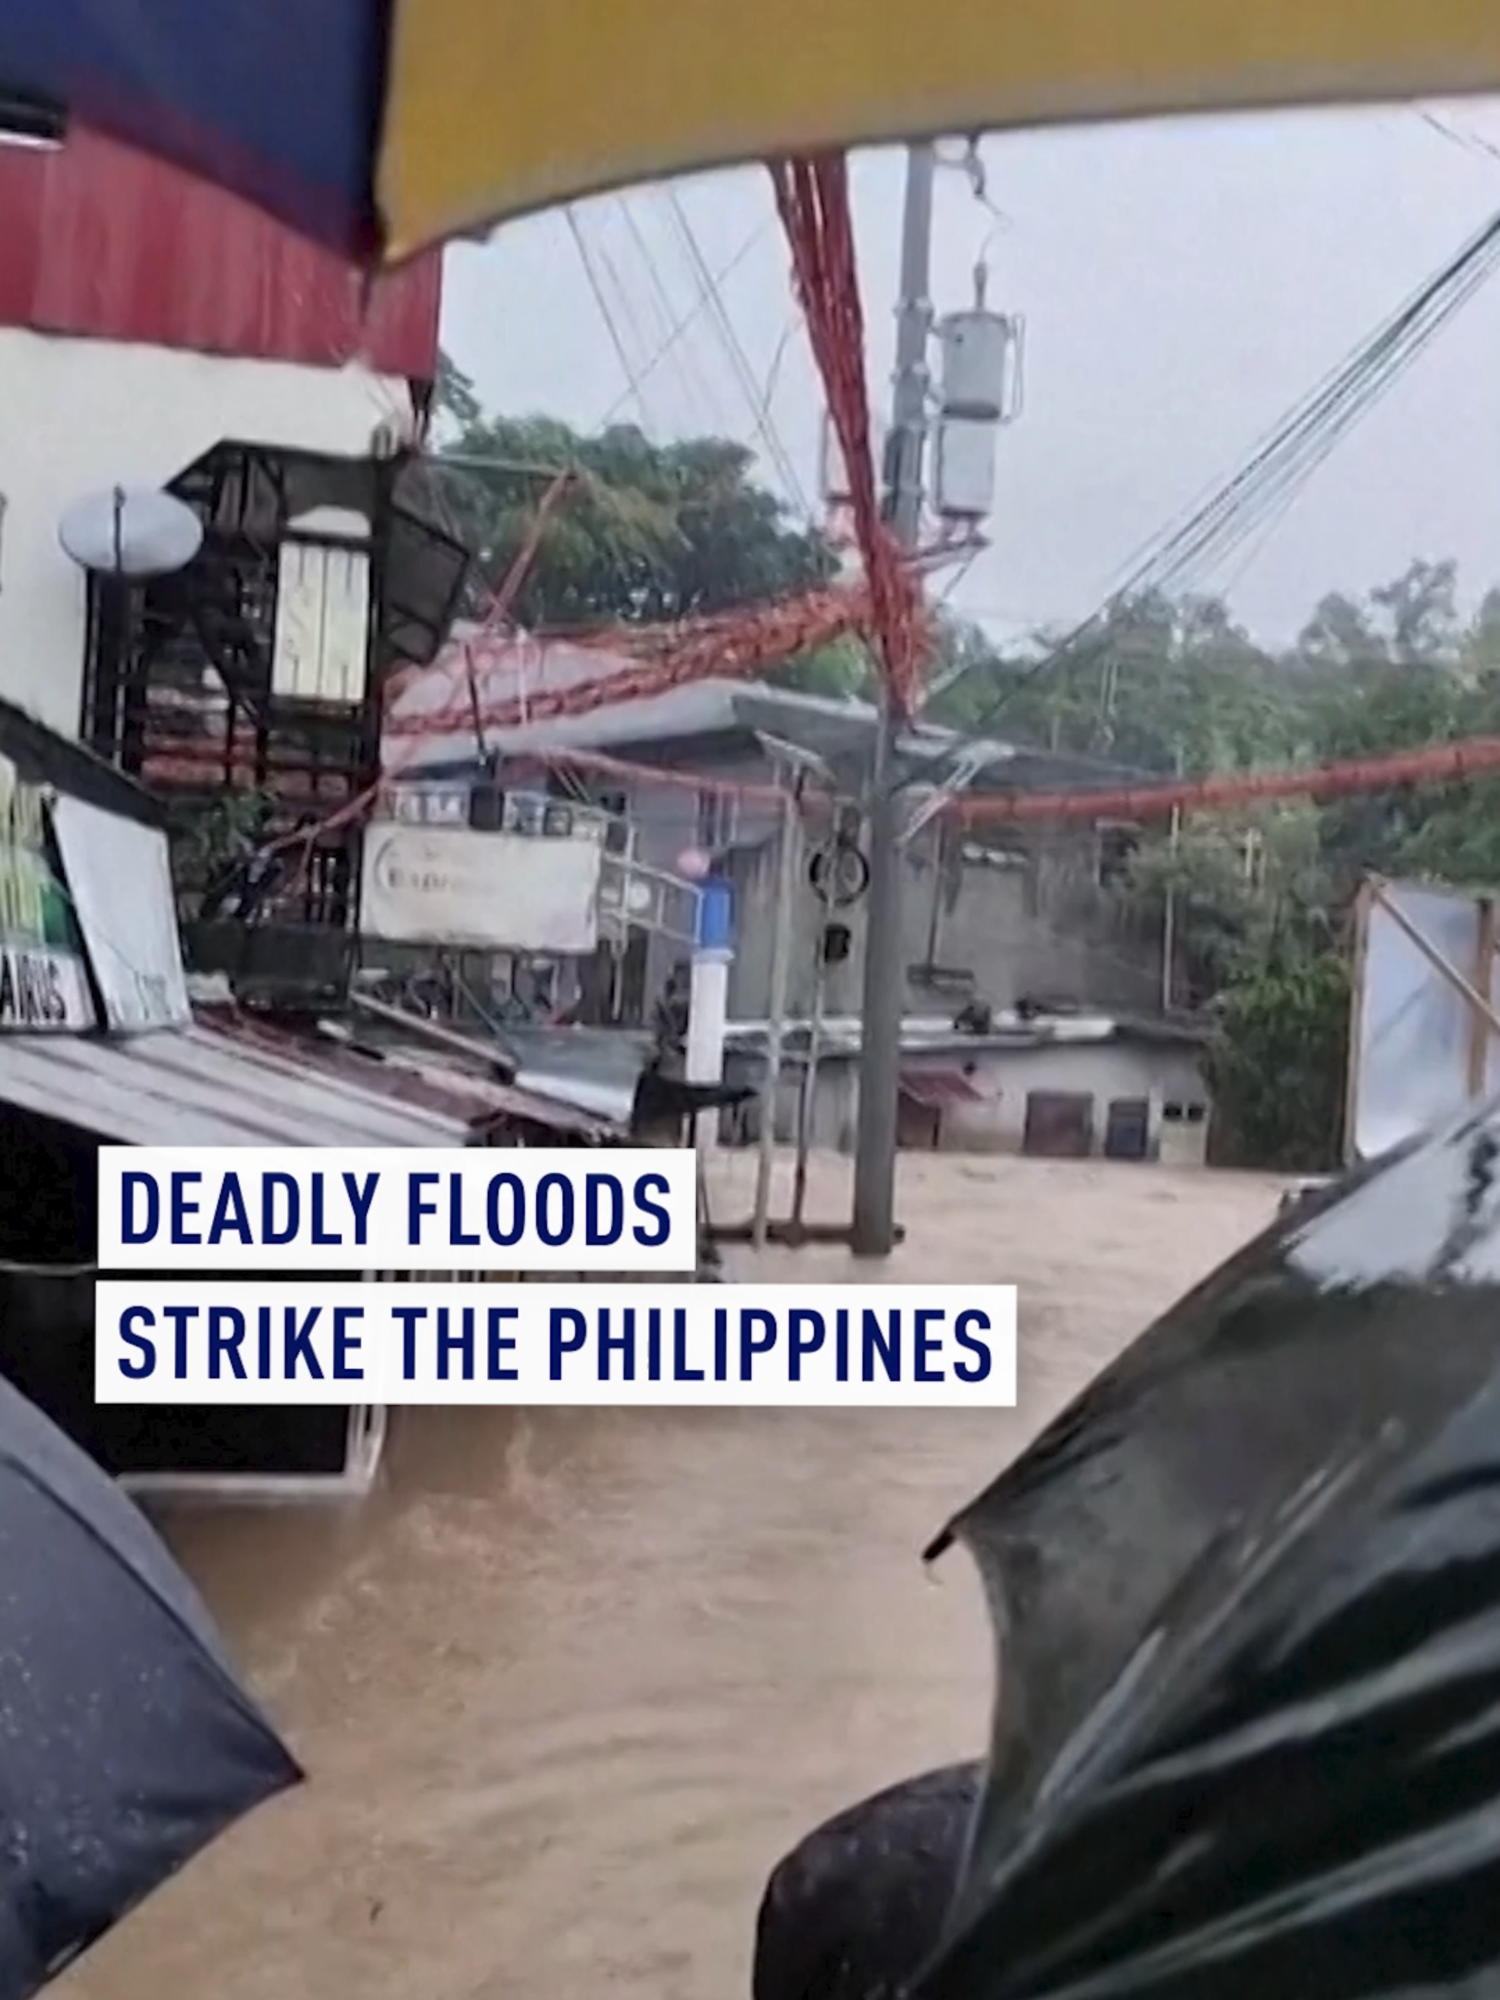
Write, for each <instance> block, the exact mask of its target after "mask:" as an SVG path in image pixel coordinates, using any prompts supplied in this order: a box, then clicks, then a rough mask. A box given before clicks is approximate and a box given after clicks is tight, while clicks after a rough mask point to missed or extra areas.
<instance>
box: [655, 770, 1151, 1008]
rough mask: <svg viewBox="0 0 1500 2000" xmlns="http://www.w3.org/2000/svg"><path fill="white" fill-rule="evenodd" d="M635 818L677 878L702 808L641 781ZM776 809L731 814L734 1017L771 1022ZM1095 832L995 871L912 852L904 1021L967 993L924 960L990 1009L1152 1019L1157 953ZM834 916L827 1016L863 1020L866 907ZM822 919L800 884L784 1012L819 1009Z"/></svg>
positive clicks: (666, 952)
mask: <svg viewBox="0 0 1500 2000" xmlns="http://www.w3.org/2000/svg"><path fill="white" fill-rule="evenodd" d="M715 775H716V776H718V777H721V778H726V779H729V780H731V781H733V780H734V779H737V778H738V779H748V780H752V781H756V782H760V783H764V782H765V779H766V770H765V767H764V765H762V764H760V763H758V762H755V763H750V762H747V763H746V764H745V765H743V766H740V767H731V768H728V769H725V768H722V767H716V770H715ZM629 810H630V813H631V815H632V817H633V818H634V820H635V823H636V827H637V836H636V837H637V841H638V851H639V854H640V858H641V859H642V860H643V861H646V862H649V863H651V864H652V865H653V866H656V867H662V868H671V867H673V866H674V865H675V863H676V860H677V857H678V856H679V855H680V854H681V853H682V852H683V850H684V848H687V847H691V846H694V845H696V844H697V841H698V836H699V801H698V798H697V796H696V794H695V793H694V792H693V791H692V790H691V789H689V788H688V787H686V786H680V785H659V786H653V785H645V784H638V785H635V786H634V787H633V788H632V790H631V793H630V797H629ZM776 829H777V815H776V810H775V807H774V804H772V803H767V802H762V801H760V800H753V799H752V800H740V801H737V802H736V805H735V809H734V827H733V830H734V850H733V873H734V879H735V888H736V905H737V911H736V929H737V939H736V958H735V965H734V969H733V972H732V974H731V979H730V991H729V1008H730V1013H731V1016H732V1017H734V1018H735V1019H738V1020H757V1019H763V1018H764V1017H765V1015H766V1013H767V1011H768V1006H769V999H770V983H771V951H772V938H773V934H774V908H775V898H776V878H777V859H776ZM1093 867H1094V842H1093V835H1092V832H1091V831H1085V832H1081V833H1079V834H1078V835H1077V836H1076V837H1075V838H1072V839H1068V838H1063V839H1058V838H1056V837H1055V836H1054V837H1051V838H1048V839H1047V840H1046V841H1045V842H1043V843H1038V844H1036V846H1034V847H1033V848H1032V850H1031V851H1030V852H1029V853H1025V854H1022V855H1021V856H1019V857H1018V858H1017V862H1016V865H1012V866H996V865H995V864H994V862H993V860H988V861H987V860H984V859H982V858H980V855H979V851H978V850H976V849H975V848H974V847H973V845H972V843H971V844H969V845H968V851H967V854H966V852H965V843H963V842H961V841H959V840H957V839H953V838H950V839H949V841H948V842H947V843H946V844H944V843H943V842H942V841H941V839H940V836H939V834H938V832H937V829H936V828H934V829H932V830H931V832H930V833H928V834H927V835H926V836H924V837H922V838H920V839H919V840H917V841H915V842H914V843H913V844H912V845H911V847H910V848H909V849H908V850H907V869H906V890H905V896H904V900H903V935H902V943H901V953H900V962H899V964H898V966H897V967H895V968H894V971H895V973H896V976H897V977H899V978H900V979H901V980H902V982H903V986H904V989H905V1006H906V1011H907V1012H909V1013H943V1014H947V1015H949V1016H951V1015H952V1013H953V1012H955V1011H956V1009H957V1007H958V1006H959V1005H961V1004H962V1000H961V997H955V996H954V995H953V994H952V993H950V992H947V991H943V992H937V991H934V990H932V989H931V988H930V987H927V986H925V985H923V984H921V983H920V982H917V981H914V980H912V978H911V977H910V976H909V974H910V969H911V968H912V967H914V966H918V965H922V964H925V963H926V962H928V960H929V959H931V960H932V961H934V962H935V963H937V964H938V965H941V966H944V967H953V968H959V967H967V968H969V969H970V970H971V971H972V972H973V973H974V975H975V988H974V990H975V992H976V994H977V995H978V997H980V998H981V999H984V1000H986V1001H988V1002H989V1003H990V1004H991V1005H992V1006H995V1007H1009V1006H1013V1005H1014V1003H1015V1002H1016V1001H1017V1000H1018V999H1020V998H1021V997H1022V996H1023V995H1026V994H1032V995H1043V996H1047V997H1051V998H1061V997H1067V998H1071V999H1073V1000H1076V1001H1078V1002H1080V1003H1085V1004H1087V1005H1089V1006H1091V1007H1099V1008H1103V1009H1106V1010H1107V1009H1109V1008H1118V1009H1121V1010H1128V1011H1135V1012H1139V1011H1146V1010H1150V1009H1153V1008H1154V1007H1155V1006H1156V1005H1157V1002H1158V999H1159V995H1160V991H1161V967H1160V947H1159V943H1158V942H1157V941H1155V940H1150V939H1148V940H1142V939H1139V938H1132V937H1131V936H1130V935H1129V934H1128V933H1127V932H1126V931H1125V930H1124V928H1123V927H1122V925H1121V923H1120V921H1119V917H1118V912H1117V911H1116V910H1115V909H1114V907H1113V906H1112V905H1111V903H1110V902H1109V900H1108V899H1106V898H1105V897H1103V896H1102V895H1101V894H1100V893H1099V891H1098V888H1097V885H1096V884H1095V881H1094V874H1093ZM834 914H835V916H836V917H837V918H838V919H839V920H840V921H842V922H845V923H847V924H848V925H849V927H850V929H851V931H852V933H853V943H852V950H851V952H850V956H849V958H848V960H847V962H846V963H845V964H843V965H842V966H838V967H834V968H830V970H829V974H828V979H827V986H826V997H825V1006H826V1008H827V1011H828V1012H829V1013H830V1014H856V1013H858V1012H859V1010H860V996H861V993H862V991H863V980H864V924H863V915H864V912H863V906H862V905H856V906H855V907H854V908H853V909H852V910H849V911H838V912H835V913H834ZM820 925H821V910H820V906H819V904H818V901H817V898H816V897H815V896H814V895H813V893H812V890H811V888H810V887H809V886H808V884H807V882H806V879H805V877H804V879H803V880H802V881H801V882H800V883H799V885H798V894H797V904H796V909H795V930H794V943H793V951H792V964H791V979H790V995H789V1007H790V1010H791V1011H792V1012H793V1013H794V1014H798V1013H803V1014H805V1012H806V1011H807V1008H808V1006H809V1005H810V1003H811V998H812V988H813V980H814V971H815V959H814V954H815V947H816V940H817V937H818V933H819V929H820ZM674 955H676V948H675V947H673V946H671V945H670V944H669V943H667V942H665V941H663V940H653V944H652V955H651V962H650V975H649V977H648V990H649V991H650V992H652V993H654V992H655V991H656V990H657V989H658V987H659V986H660V983H661V981H662V980H663V979H665V977H666V975H667V972H668V970H669V969H670V964H671V961H672V958H673V957H674Z"/></svg>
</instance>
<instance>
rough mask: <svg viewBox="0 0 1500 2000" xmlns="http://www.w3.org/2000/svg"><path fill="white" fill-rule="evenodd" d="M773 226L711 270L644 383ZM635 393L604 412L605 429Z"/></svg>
mask: <svg viewBox="0 0 1500 2000" xmlns="http://www.w3.org/2000/svg"><path fill="white" fill-rule="evenodd" d="M770 228H771V224H770V222H769V221H766V222H762V223H760V224H758V225H757V227H756V228H755V229H753V230H752V231H751V232H750V234H749V235H748V236H747V237H746V238H745V240H744V242H743V243H742V244H741V245H740V247H739V249H738V250H736V251H735V253H734V255H733V256H732V257H731V258H730V259H729V261H728V262H727V263H726V264H722V265H720V267H719V269H718V271H717V272H716V273H715V272H712V271H711V272H710V273H709V284H708V285H706V286H700V287H699V290H698V293H697V296H696V297H695V298H694V299H693V301H692V303H691V305H689V306H688V308H687V309H686V311H685V312H682V313H680V314H679V315H678V316H677V318H676V319H675V320H674V321H673V323H672V328H671V331H670V332H669V333H668V335H667V337H666V339H665V340H663V342H662V344H661V346H660V347H659V348H658V349H657V350H656V353H655V354H654V355H652V357H651V359H650V360H649V361H648V362H647V363H646V366H645V367H644V368H643V369H642V370H641V371H640V376H639V379H640V380H641V381H642V382H644V381H645V380H646V379H647V378H648V377H649V376H651V375H654V374H655V372H656V370H657V369H658V368H660V367H661V365H662V363H663V362H664V361H666V360H667V358H668V357H669V355H671V353H672V352H673V350H674V349H675V348H676V347H677V346H678V344H679V343H680V341H681V340H682V337H683V335H684V334H685V333H686V332H687V331H688V329H689V327H691V326H692V325H693V323H694V321H695V320H696V319H697V318H698V316H699V314H700V313H701V312H702V311H703V309H704V306H705V305H706V304H707V302H708V298H709V294H710V291H711V290H712V289H713V288H714V287H716V286H722V285H723V284H724V283H725V281H726V280H727V279H729V278H731V277H732V276H733V275H734V273H735V272H736V271H737V270H738V269H739V267H740V266H741V264H743V263H744V261H745V259H746V258H747V257H748V256H749V255H750V253H751V251H752V250H755V249H757V248H758V247H759V245H760V243H761V241H762V239H763V238H764V237H765V236H766V235H767V234H768V233H769V231H770ZM632 393H633V392H632V391H631V390H629V389H627V390H626V391H625V392H624V394H623V395H621V396H618V397H617V398H616V399H615V401H614V402H613V403H612V404H611V405H610V406H609V408H608V409H607V410H606V411H605V412H604V415H603V416H602V417H601V418H600V419H599V428H601V429H602V428H603V427H604V426H605V425H606V424H609V423H612V422H613V421H614V419H615V418H616V417H617V416H618V415H619V413H620V411H621V410H622V409H623V408H624V407H625V405H626V404H627V403H628V402H629V401H630V399H631V395H632Z"/></svg>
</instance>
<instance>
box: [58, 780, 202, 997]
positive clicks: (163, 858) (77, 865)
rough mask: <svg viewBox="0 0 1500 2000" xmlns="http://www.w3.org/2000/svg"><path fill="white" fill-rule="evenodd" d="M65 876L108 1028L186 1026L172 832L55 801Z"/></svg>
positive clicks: (63, 800) (93, 808) (68, 801)
mask: <svg viewBox="0 0 1500 2000" xmlns="http://www.w3.org/2000/svg"><path fill="white" fill-rule="evenodd" d="M51 811H52V827H53V832H54V834H55V835H56V838H57V846H58V852H59V854H60V856H61V858H62V865H63V874H64V875H65V876H66V878H67V884H68V891H69V893H70V895H71V896H72V899H73V909H74V912H75V914H76V916H77V918H78V926H79V929H80V930H81V931H82V933H83V943H84V948H85V950H86V951H87V952H88V956H89V963H90V965H91V966H92V968H93V973H94V979H95V983H96V984H97V986H98V988H99V992H100V994H101V996H102V997H103V1000H104V1009H105V1016H106V1019H107V1022H108V1025H109V1026H110V1027H111V1028H115V1029H118V1030H121V1031H123V1032H125V1033H127V1034H129V1033H137V1034H138V1033H141V1032H142V1031H143V1030H145V1029H148V1028H177V1027H186V1026H187V1025H188V1024H189V1023H190V1022H191V1020H192V1018H193V1009H192V1004H191V1002H190V1001H189V999H188V990H187V979H186V976H185V975H184V972H183V967H182V946H181V943H180V941H179V939H178V934H177V905H176V901H175V899H174V897H173V894H172V869H171V860H170V855H169V852H168V848H167V836H166V835H165V833H163V832H162V831H161V830H160V828H158V827H153V826H141V825H140V824H139V823H138V822H137V821H135V820H130V819H120V818H118V817H117V816H116V815H115V814H114V813H107V812H101V811H100V810H99V808H98V807H97V806H90V805H85V804H84V803H83V801H82V800H81V799H73V798H66V797H64V798H58V799H55V800H54V801H53V802H52V808H51Z"/></svg>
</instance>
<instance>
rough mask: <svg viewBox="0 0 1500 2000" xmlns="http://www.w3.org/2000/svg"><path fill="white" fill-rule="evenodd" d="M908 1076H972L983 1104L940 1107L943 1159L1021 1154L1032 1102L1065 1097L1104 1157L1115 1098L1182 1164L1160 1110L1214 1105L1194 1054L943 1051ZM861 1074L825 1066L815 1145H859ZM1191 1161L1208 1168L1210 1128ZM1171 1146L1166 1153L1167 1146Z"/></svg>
mask: <svg viewBox="0 0 1500 2000" xmlns="http://www.w3.org/2000/svg"><path fill="white" fill-rule="evenodd" d="M901 1067H902V1069H903V1071H907V1072H920V1071H922V1070H924V1069H927V1070H940V1071H952V1070H957V1069H962V1070H965V1071H967V1072H968V1080H969V1082H970V1084H971V1085H972V1086H973V1088H974V1089H975V1091H976V1092H978V1096H977V1097H976V1098H974V1099H972V1100H969V1101H966V1102H957V1103H953V1104H950V1105H945V1106H944V1107H943V1113H942V1141H941V1144H942V1150H943V1151H944V1152H953V1153H1019V1152H1020V1151H1021V1150H1022V1146H1023V1141H1024V1139H1025V1134H1026V1099H1027V1097H1028V1096H1029V1095H1030V1093H1031V1092H1032V1091H1066V1092H1076V1093H1078V1094H1079V1095H1086V1096H1089V1097H1092V1098H1093V1100H1094V1108H1093V1131H1092V1148H1091V1150H1092V1151H1093V1152H1094V1153H1096V1154H1098V1153H1102V1152H1103V1150H1104V1136H1105V1130H1106V1127H1107V1125H1108V1122H1109V1107H1110V1103H1111V1101H1112V1100H1113V1099H1115V1098H1145V1099H1146V1100H1147V1102H1148V1104H1149V1105H1150V1126H1149V1129H1150V1143H1151V1149H1152V1152H1153V1154H1155V1153H1156V1152H1157V1151H1158V1149H1161V1150H1163V1151H1164V1152H1166V1153H1167V1155H1168V1157H1169V1158H1171V1159H1172V1160H1174V1161H1176V1162H1177V1163H1179V1164H1186V1163H1187V1161H1188V1157H1189V1151H1188V1145H1187V1140H1186V1138H1185V1137H1183V1136H1180V1133H1181V1128H1179V1131H1173V1130H1172V1128H1170V1127H1168V1126H1165V1125H1164V1124H1163V1121H1162V1111H1163V1107H1164V1106H1166V1105H1169V1104H1176V1105H1188V1104H1194V1105H1200V1106H1203V1107H1205V1108H1206V1106H1207V1104H1208V1087H1207V1085H1206V1083H1205V1082H1204V1079H1203V1071H1202V1065H1201V1063H1200V1061H1199V1057H1198V1054H1197V1051H1196V1050H1193V1049H1184V1048H1178V1047H1174V1046H1170V1045H1165V1044H1155V1043H1145V1042H1129V1041H1116V1042H1101V1043H1097V1044H1094V1043H1074V1044H1070V1045H1057V1046H1054V1047H1052V1048H1037V1049H1028V1050H1026V1051H1025V1052H1020V1051H1011V1052H1006V1051H1004V1050H984V1049H979V1050H976V1051H975V1052H974V1053H973V1055H972V1056H969V1057H966V1056H965V1055H964V1053H963V1052H962V1051H957V1052H950V1051H947V1050H945V1051H944V1052H943V1054H942V1055H941V1056H937V1055H934V1056H931V1057H927V1058H923V1057H921V1056H916V1055H912V1054H907V1055H906V1056H904V1057H903V1059H902V1063H901ZM858 1082H859V1080H858V1065H857V1064H855V1063H853V1062H850V1061H847V1060H841V1061H833V1062H828V1063H826V1064H824V1065H822V1066H821V1069H820V1076H819V1082H818V1091H817V1096H816V1099H815V1104H814V1112H813V1144H814V1145H815V1146H818V1147H823V1148H827V1149H829V1150H831V1151H838V1152H845V1153H846V1152H848V1151H850V1149H851V1148H852V1146H853V1143H854V1132H855V1126H856V1123H857V1120H858V1115H859V1087H858ZM796 1102H797V1083H796V1077H795V1073H793V1074H791V1075H788V1076H787V1078H786V1079H785V1081H784V1083H783V1086H782V1090H781V1092H780V1096H779V1101H778V1107H777V1131H778V1134H779V1135H780V1136H781V1137H783V1138H784V1139H787V1140H790V1139H791V1138H792V1137H793V1135H794V1133H795V1130H796ZM1192 1130H1193V1132H1194V1134H1196V1141H1197V1142H1196V1146H1195V1148H1194V1151H1195V1153H1196V1157H1197V1160H1198V1163H1199V1164H1201V1160H1202V1151H1203V1148H1202V1137H1203V1134H1204V1132H1205V1130H1206V1122H1205V1123H1201V1124H1198V1125H1196V1126H1195V1127H1193V1128H1192ZM1169 1139H1170V1144H1167V1143H1165V1142H1166V1141H1167V1140H1169Z"/></svg>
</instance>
